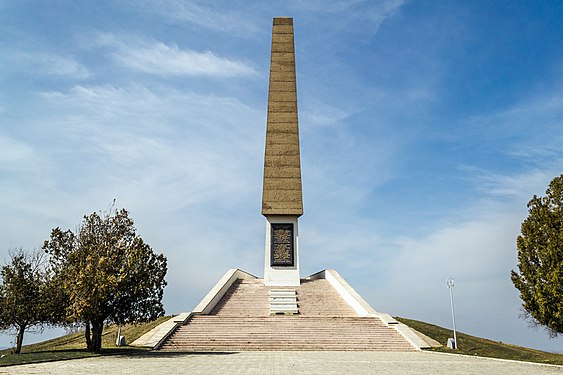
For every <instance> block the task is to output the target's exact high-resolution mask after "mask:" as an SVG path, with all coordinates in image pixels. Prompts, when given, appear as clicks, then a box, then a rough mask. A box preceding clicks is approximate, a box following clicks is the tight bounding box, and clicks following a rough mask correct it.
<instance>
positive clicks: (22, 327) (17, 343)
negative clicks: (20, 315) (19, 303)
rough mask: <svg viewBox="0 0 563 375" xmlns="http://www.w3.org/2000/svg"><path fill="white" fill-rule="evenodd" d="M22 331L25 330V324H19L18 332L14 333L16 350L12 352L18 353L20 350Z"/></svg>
mask: <svg viewBox="0 0 563 375" xmlns="http://www.w3.org/2000/svg"><path fill="white" fill-rule="evenodd" d="M24 332H25V325H21V326H19V327H18V333H17V335H16V350H14V354H20V352H21V350H22V344H23V334H24Z"/></svg>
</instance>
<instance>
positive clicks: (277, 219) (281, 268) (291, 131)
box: [262, 17, 303, 286]
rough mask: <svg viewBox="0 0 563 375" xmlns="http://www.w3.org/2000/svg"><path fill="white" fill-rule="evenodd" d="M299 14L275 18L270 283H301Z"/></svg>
mask: <svg viewBox="0 0 563 375" xmlns="http://www.w3.org/2000/svg"><path fill="white" fill-rule="evenodd" d="M300 165H301V163H300V153H299V127H298V122H297V88H296V79H295V49H294V42H293V19H292V18H285V17H280V18H274V22H273V27H272V52H271V60H270V87H269V90H268V116H267V127H266V150H265V156H264V185H263V191H262V215H264V216H265V217H266V247H265V264H264V284H265V285H271V286H297V285H299V283H300V276H299V242H298V238H299V236H298V233H299V231H298V225H297V224H298V218H299V216H301V215H302V214H303V198H302V192H301V166H300Z"/></svg>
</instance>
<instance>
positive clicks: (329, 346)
mask: <svg viewBox="0 0 563 375" xmlns="http://www.w3.org/2000/svg"><path fill="white" fill-rule="evenodd" d="M302 214H303V198H302V190H301V167H300V150H299V127H298V116H297V90H296V76H295V48H294V31H293V19H291V18H285V17H280V18H274V21H273V27H272V51H271V59H270V85H269V89H268V115H267V124H266V145H265V154H264V181H263V192H262V215H264V216H265V218H266V241H265V252H264V260H265V261H264V277H263V278H258V277H256V276H254V275H251V274H250V273H248V272H245V271H242V270H240V269H231V270H229V271H227V273H226V274H225V275H224V276H223V277H222V278H221V280H219V281H218V282H217V284H216V285H215V286H214V287H213V288H212V289H211V291H210V292H209V293H208V294H207V295H206V296H205V297H204V298H203V299H202V300H201V302H200V303H199V304H198V305H197V306H196V307H195V308H194V309H193V310H192V311H189V312H185V313H182V314H179V315H177V316H175V317H173V318H171V319H170V320H169V321H167V322H165V323H162V324H161V325H160V326H158V327H156V328H155V329H153V330H152V331H150V332H148V333H147V334H145V335H143V336H141V337H140V338H139V339H138V340H136V341H135V342H133V343H132V345H137V346H146V347H151V348H154V349H163V350H183V351H190V350H191V351H216V350H221V351H224V350H385V351H412V350H420V349H421V348H426V347H429V345H428V344H427V343H426V342H425V341H424V339H422V338H421V337H420V336H419V335H417V334H416V333H415V332H414V331H413V330H411V329H410V328H409V327H407V326H406V325H404V324H402V323H400V322H398V321H396V320H395V319H394V318H392V317H391V316H390V315H389V314H386V313H382V312H377V311H375V310H374V309H373V308H372V307H371V306H370V305H369V304H368V303H367V302H366V301H365V300H364V299H363V298H362V297H361V296H360V295H359V294H358V293H357V292H356V291H355V290H354V289H353V288H352V287H351V286H350V285H349V284H348V283H347V282H346V281H345V280H344V279H343V278H342V277H341V276H340V275H339V274H338V272H336V271H335V270H330V269H328V270H322V271H320V272H317V273H315V274H313V275H310V276H308V277H305V278H301V276H300V272H299V255H300V254H299V227H298V219H299V217H300V216H301V215H302Z"/></svg>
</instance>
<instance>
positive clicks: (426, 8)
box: [0, 0, 563, 351]
mask: <svg viewBox="0 0 563 375" xmlns="http://www.w3.org/2000/svg"><path fill="white" fill-rule="evenodd" d="M275 16H291V17H293V18H294V24H295V38H296V60H297V85H298V101H299V119H300V132H301V149H302V155H301V157H302V174H303V194H304V210H305V214H304V215H303V216H302V218H301V219H300V246H301V267H302V273H303V275H307V274H311V273H314V272H316V271H319V270H321V269H324V268H334V269H336V270H338V271H339V272H340V273H341V275H342V276H343V277H344V278H345V279H347V280H348V282H349V283H350V284H352V286H354V287H355V288H356V289H357V290H358V291H359V292H360V294H361V295H363V296H364V298H366V299H367V300H368V302H370V303H371V304H372V306H373V307H374V308H375V309H376V310H380V311H384V312H388V313H390V314H392V315H395V316H404V317H410V318H413V319H420V320H425V321H428V322H432V323H436V324H440V325H443V326H450V325H451V317H450V306H449V295H448V290H447V288H446V285H445V280H446V279H447V278H448V277H453V278H455V280H456V286H455V290H454V298H455V301H456V310H457V311H456V312H457V322H456V323H457V326H458V329H459V330H460V331H462V332H467V333H470V334H474V335H478V336H484V337H488V338H491V339H494V340H498V341H503V342H510V343H515V344H519V345H525V346H530V347H535V348H540V349H545V350H553V351H563V340H562V339H555V340H550V339H548V337H547V334H546V333H545V332H543V331H542V330H541V329H540V330H534V329H531V328H528V325H527V323H526V322H525V321H524V320H522V319H520V318H519V315H520V310H519V309H520V300H519V298H518V294H517V291H516V289H514V287H513V286H512V284H511V281H510V270H511V269H514V268H515V267H516V245H515V238H516V236H517V235H518V233H519V228H520V223H521V222H522V220H523V219H524V218H525V217H526V215H527V210H526V203H527V202H528V200H529V199H530V198H531V197H532V195H534V194H544V192H545V189H546V187H547V184H548V183H549V181H550V180H551V179H552V178H553V177H554V176H556V175H559V174H561V173H562V162H563V151H562V149H563V131H562V130H561V129H562V125H563V124H562V122H563V86H562V83H563V50H562V49H561V46H562V45H563V24H562V23H561V22H560V21H561V19H563V5H561V3H560V2H559V1H542V2H536V1H486V2H485V1H477V2H466V1H444V2H439V1H400V0H389V1H315V0H313V1H288V2H283V4H282V2H273V1H255V2H247V1H244V2H242V1H216V2H212V3H209V2H205V1H172V0H170V1H158V2H157V1H119V2H111V1H97V2H86V1H53V2H36V1H3V2H2V3H1V4H0V48H1V50H2V51H3V53H2V56H1V57H0V212H2V215H0V255H2V257H3V258H6V257H7V254H8V250H9V249H10V248H13V247H24V248H26V249H30V250H31V249H34V248H39V247H40V246H41V244H42V242H43V241H44V240H45V239H47V238H48V236H49V233H50V230H51V229H52V228H54V227H57V226H60V227H62V228H70V229H74V228H76V227H77V225H78V224H79V223H80V220H81V218H82V216H83V215H85V214H88V213H91V212H93V211H99V210H105V209H107V208H108V207H109V205H110V204H111V202H112V200H113V199H116V201H117V206H118V207H125V208H127V209H128V210H129V211H130V212H131V216H132V217H133V219H134V220H135V222H136V226H137V229H138V233H139V234H140V235H141V236H142V237H143V238H144V239H145V240H146V241H147V242H148V243H149V244H150V245H151V246H152V247H153V249H154V250H155V251H158V252H164V253H165V254H166V256H167V257H168V261H169V273H168V277H167V279H168V282H169V285H168V287H167V289H166V292H165V297H164V303H165V307H166V309H167V313H179V312H182V311H188V310H190V309H191V308H193V307H194V306H195V305H196V304H197V302H198V301H199V299H200V298H202V297H203V296H204V295H205V293H206V292H207V291H208V290H209V289H210V288H211V286H212V285H213V284H214V283H215V282H216V281H217V280H218V279H219V278H220V276H221V275H222V274H223V273H224V272H226V270H227V269H229V268H241V269H244V270H247V271H249V272H251V273H254V274H256V275H258V276H262V274H263V246H264V237H265V234H264V228H265V224H264V218H263V217H262V216H261V215H260V207H261V184H262V163H263V153H264V138H265V124H266V105H267V102H266V100H267V90H268V73H269V49H270V41H271V39H270V38H271V24H272V18H273V17H275ZM48 333H49V334H52V332H48ZM46 336H47V335H44V336H43V337H46ZM27 338H28V339H29V341H31V340H37V339H39V338H38V337H37V336H27ZM9 341H10V337H9V336H6V335H3V336H0V346H6V345H7V343H9Z"/></svg>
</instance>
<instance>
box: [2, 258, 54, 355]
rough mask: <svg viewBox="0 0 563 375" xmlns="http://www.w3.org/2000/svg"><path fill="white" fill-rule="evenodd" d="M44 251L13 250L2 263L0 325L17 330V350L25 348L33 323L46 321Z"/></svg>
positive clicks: (34, 324)
mask: <svg viewBox="0 0 563 375" xmlns="http://www.w3.org/2000/svg"><path fill="white" fill-rule="evenodd" d="M44 259H45V257H44V254H43V253H42V252H33V253H28V252H26V251H24V250H22V249H15V250H11V251H10V261H9V262H8V263H6V264H5V265H4V266H3V267H2V271H1V274H2V284H0V328H2V329H4V330H15V331H16V348H15V350H14V353H15V354H19V353H20V352H21V347H22V344H23V337H24V333H25V332H26V330H28V329H29V328H31V327H34V326H35V327H42V326H43V325H44V324H45V322H46V320H47V319H46V314H45V311H46V307H45V305H44V304H43V302H44V300H45V299H44V298H43V292H44V291H45V288H44V284H45V276H46V272H45V268H44Z"/></svg>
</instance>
